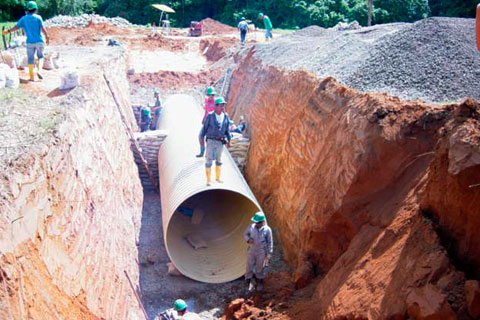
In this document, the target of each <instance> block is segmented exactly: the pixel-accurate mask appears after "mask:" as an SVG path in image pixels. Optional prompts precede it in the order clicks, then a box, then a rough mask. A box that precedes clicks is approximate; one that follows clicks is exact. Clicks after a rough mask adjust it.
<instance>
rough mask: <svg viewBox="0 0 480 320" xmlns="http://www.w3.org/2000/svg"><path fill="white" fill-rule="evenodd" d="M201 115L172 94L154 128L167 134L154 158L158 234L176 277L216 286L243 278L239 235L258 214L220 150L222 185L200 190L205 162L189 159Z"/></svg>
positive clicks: (190, 102) (188, 102) (241, 180)
mask: <svg viewBox="0 0 480 320" xmlns="http://www.w3.org/2000/svg"><path fill="white" fill-rule="evenodd" d="M202 116H203V113H202V112H201V109H200V107H199V106H198V105H197V104H196V103H195V100H194V99H193V98H192V97H190V96H188V95H174V96H172V97H170V98H169V99H168V100H167V101H166V103H165V106H164V111H163V115H162V124H161V128H160V129H162V130H167V131H168V138H167V139H166V140H165V142H164V143H163V144H162V146H161V147H160V151H159V154H158V166H159V175H160V191H161V200H162V219H163V231H164V240H165V247H166V249H167V252H168V255H169V257H170V259H171V260H172V262H173V263H174V264H175V266H176V267H177V269H178V270H179V271H180V272H181V273H183V274H184V275H185V276H187V277H189V278H192V279H195V280H198V281H202V282H209V283H220V282H226V281H231V280H234V279H237V278H239V277H241V276H242V275H243V274H244V273H245V269H246V260H247V256H246V253H247V245H246V243H245V241H244V240H243V231H244V230H245V229H246V228H247V226H248V225H249V223H250V219H251V217H252V216H253V214H254V213H255V212H257V211H259V210H261V209H260V206H259V205H258V202H257V201H256V199H255V197H254V196H253V194H252V192H251V190H250V188H249V187H248V185H247V183H246V181H245V179H244V178H243V176H242V174H241V173H240V171H239V170H238V168H237V167H236V165H235V163H234V162H233V159H232V158H231V156H230V154H229V153H228V150H227V149H226V148H224V151H223V152H224V153H223V157H222V162H223V164H222V166H221V168H222V180H223V181H224V183H222V184H220V183H217V182H214V183H213V185H212V186H207V185H206V177H205V159H204V158H197V157H195V155H196V153H198V150H199V144H198V133H199V131H200V127H201V119H202ZM214 167H215V164H214V165H213V167H212V176H213V177H212V178H213V180H214V179H215V178H214V176H215V168H214Z"/></svg>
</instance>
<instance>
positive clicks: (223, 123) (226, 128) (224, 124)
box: [200, 97, 232, 186]
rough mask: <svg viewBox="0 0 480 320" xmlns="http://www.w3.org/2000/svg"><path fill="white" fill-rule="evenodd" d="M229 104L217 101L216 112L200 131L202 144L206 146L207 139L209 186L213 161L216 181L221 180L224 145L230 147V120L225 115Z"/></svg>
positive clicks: (206, 170)
mask: <svg viewBox="0 0 480 320" xmlns="http://www.w3.org/2000/svg"><path fill="white" fill-rule="evenodd" d="M226 104H227V102H226V101H225V99H223V98H222V97H218V98H216V99H215V111H214V112H210V113H209V114H208V115H207V118H206V119H205V122H204V123H203V127H202V130H201V131H200V143H201V144H203V145H204V139H205V138H206V139H207V161H206V163H205V173H206V176H207V186H209V185H210V184H211V169H212V163H213V160H215V180H216V181H217V182H219V183H223V181H222V180H220V174H221V166H222V152H223V145H224V144H226V145H227V146H228V147H230V140H231V139H232V136H231V134H230V119H229V118H228V115H227V114H226V113H225V105H226Z"/></svg>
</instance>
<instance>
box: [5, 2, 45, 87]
mask: <svg viewBox="0 0 480 320" xmlns="http://www.w3.org/2000/svg"><path fill="white" fill-rule="evenodd" d="M37 8H38V7H37V3H36V2H35V1H29V2H27V14H26V15H25V16H23V17H22V18H21V19H20V20H18V22H17V24H16V25H15V27H13V28H11V29H9V30H6V31H4V32H3V33H2V34H3V35H7V34H9V33H11V32H15V31H17V30H18V29H20V28H22V29H23V30H25V33H26V35H27V59H28V75H29V78H30V81H35V77H34V74H33V67H34V63H35V53H37V58H38V66H37V76H38V78H39V79H43V76H42V74H41V70H42V69H43V50H44V49H45V43H44V42H43V38H42V34H41V33H42V32H43V33H44V34H45V40H46V42H47V44H49V43H50V40H49V37H48V33H47V30H46V29H45V28H44V26H43V20H42V17H40V16H39V15H38V14H37Z"/></svg>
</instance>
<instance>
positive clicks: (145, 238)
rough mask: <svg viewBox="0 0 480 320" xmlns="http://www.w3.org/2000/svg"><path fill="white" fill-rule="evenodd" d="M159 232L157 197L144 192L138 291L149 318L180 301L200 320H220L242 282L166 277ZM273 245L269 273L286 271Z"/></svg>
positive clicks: (241, 290) (165, 257) (240, 291)
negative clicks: (185, 303)
mask: <svg viewBox="0 0 480 320" xmlns="http://www.w3.org/2000/svg"><path fill="white" fill-rule="evenodd" d="M162 228H163V227H162V210H161V203H160V197H159V195H158V194H157V193H155V192H153V191H145V192H144V202H143V212H142V225H141V229H140V241H139V246H138V250H139V263H140V290H141V293H142V302H143V304H144V306H145V309H146V310H147V313H148V315H149V318H150V319H154V318H155V316H156V315H158V314H159V313H160V312H161V311H163V310H165V309H168V308H171V306H172V304H173V302H174V301H175V300H176V299H184V300H186V301H187V303H188V305H189V308H190V309H191V310H193V311H195V312H197V313H198V314H199V315H200V316H201V317H202V319H220V317H221V315H222V314H223V311H224V308H225V307H226V305H227V304H228V303H229V302H230V301H232V300H234V299H236V298H239V297H244V296H245V287H244V282H243V279H237V280H234V281H230V282H226V283H222V284H207V283H201V282H198V281H195V280H191V279H189V278H187V277H184V276H171V275H168V273H167V271H168V267H167V263H168V262H170V259H169V257H168V254H167V251H166V249H165V245H164V242H163V229H162ZM274 232H275V230H274ZM276 244H277V245H276V246H275V250H274V255H273V258H272V263H271V266H270V272H278V271H282V270H288V266H287V265H286V264H285V263H284V261H283V259H282V255H281V249H280V246H279V245H278V241H276Z"/></svg>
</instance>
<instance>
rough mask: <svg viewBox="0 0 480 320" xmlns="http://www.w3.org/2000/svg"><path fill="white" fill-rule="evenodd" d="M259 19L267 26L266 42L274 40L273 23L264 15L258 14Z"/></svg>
mask: <svg viewBox="0 0 480 320" xmlns="http://www.w3.org/2000/svg"><path fill="white" fill-rule="evenodd" d="M258 19H260V20H263V25H264V26H265V41H267V42H268V40H269V39H272V29H273V26H272V21H270V18H269V17H268V16H266V15H264V14H263V13H259V14H258Z"/></svg>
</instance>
